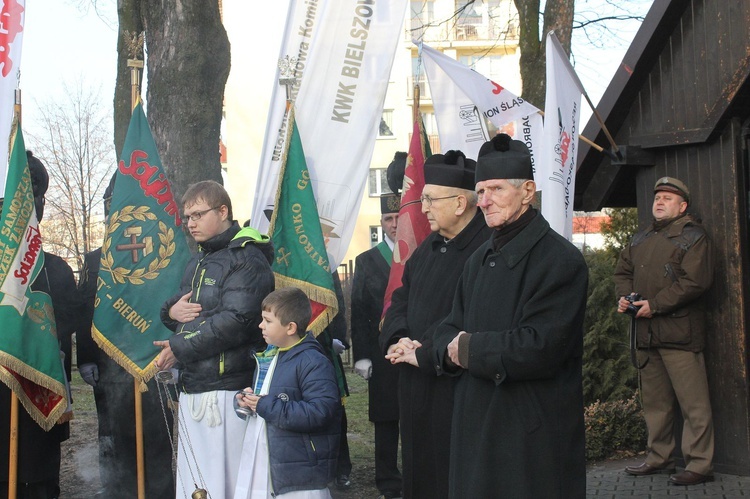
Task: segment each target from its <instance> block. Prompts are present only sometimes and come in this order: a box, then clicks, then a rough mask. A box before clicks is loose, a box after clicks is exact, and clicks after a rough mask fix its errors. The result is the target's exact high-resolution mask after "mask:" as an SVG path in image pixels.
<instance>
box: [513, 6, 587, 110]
mask: <svg viewBox="0 0 750 499" xmlns="http://www.w3.org/2000/svg"><path fill="white" fill-rule="evenodd" d="M513 1H514V3H515V4H516V9H517V10H518V20H519V24H520V33H519V48H520V50H521V60H520V66H521V81H522V82H523V93H522V96H523V98H524V99H525V100H527V101H528V102H530V103H531V104H533V105H535V106H536V107H538V108H539V109H544V99H545V80H546V70H547V68H546V63H547V59H546V50H545V45H546V43H547V38H546V37H547V33H548V32H549V31H551V30H554V31H555V34H556V35H557V38H558V39H559V40H560V43H561V44H562V46H563V48H564V49H565V52H566V53H567V54H570V40H571V32H572V30H573V9H574V6H575V0H548V1H547V2H546V4H545V7H544V27H543V28H542V33H541V36H540V33H539V3H540V0H513Z"/></svg>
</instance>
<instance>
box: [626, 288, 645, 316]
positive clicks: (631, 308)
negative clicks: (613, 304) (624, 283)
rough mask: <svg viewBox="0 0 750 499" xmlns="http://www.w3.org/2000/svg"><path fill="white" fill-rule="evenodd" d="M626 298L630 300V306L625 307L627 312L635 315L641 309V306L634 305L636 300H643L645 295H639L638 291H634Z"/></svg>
mask: <svg viewBox="0 0 750 499" xmlns="http://www.w3.org/2000/svg"><path fill="white" fill-rule="evenodd" d="M625 299H626V300H628V301H629V302H630V304H629V305H628V308H626V309H625V313H626V314H628V315H632V316H633V317H635V314H637V313H638V310H640V309H641V306H640V305H634V302H637V301H641V300H642V299H643V297H642V296H641V295H639V294H638V293H633V294H631V295H628V296H626V297H625Z"/></svg>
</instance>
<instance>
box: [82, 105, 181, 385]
mask: <svg viewBox="0 0 750 499" xmlns="http://www.w3.org/2000/svg"><path fill="white" fill-rule="evenodd" d="M116 175H117V178H116V180H115V191H114V194H113V196H112V205H111V207H110V213H109V217H108V218H107V233H106V234H105V236H104V243H103V244H102V259H101V265H100V268H99V280H98V283H97V295H96V301H95V307H96V308H95V310H94V324H93V332H92V333H93V337H94V340H95V341H96V342H97V343H98V344H99V346H100V347H101V348H102V349H103V350H104V351H106V352H107V354H109V356H110V357H112V358H113V359H114V360H115V361H116V362H117V363H119V364H120V365H121V366H123V367H124V368H125V369H126V370H127V371H128V372H129V373H131V374H132V375H133V376H136V377H138V378H141V379H143V380H148V379H150V378H151V377H152V376H153V375H154V374H155V372H156V367H155V366H154V364H153V360H154V359H155V358H156V357H157V356H158V355H159V352H160V349H159V348H158V347H155V346H154V345H153V341H155V340H164V339H167V338H168V337H169V336H170V335H171V334H172V331H170V330H169V329H167V328H166V327H164V325H163V324H162V323H161V320H160V319H159V312H160V310H161V306H162V304H163V303H164V301H166V299H167V298H169V297H170V296H172V295H173V294H174V293H176V292H177V289H178V288H179V285H180V280H181V279H182V274H183V272H184V271H185V265H186V264H187V261H188V259H189V257H190V251H189V249H188V246H187V242H186V240H185V235H184V233H183V230H182V222H181V220H180V207H179V206H178V204H177V201H176V200H175V199H174V195H173V193H172V188H171V186H170V184H169V181H168V180H167V177H166V175H165V174H164V169H163V167H162V164H161V160H160V159H159V154H158V152H157V151H156V143H155V142H154V138H153V136H152V135H151V130H150V128H149V126H148V122H147V121H146V115H145V114H144V113H143V106H142V105H141V104H140V103H139V104H138V105H137V106H136V107H135V109H133V117H132V118H131V120H130V126H129V127H128V133H127V136H126V137H125V145H124V146H123V149H122V158H121V159H120V161H119V163H118V165H117V173H116Z"/></svg>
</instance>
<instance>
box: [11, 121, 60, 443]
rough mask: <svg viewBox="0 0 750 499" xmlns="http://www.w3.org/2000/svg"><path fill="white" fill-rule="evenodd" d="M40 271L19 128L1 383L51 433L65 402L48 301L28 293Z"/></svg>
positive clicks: (39, 250)
mask: <svg viewBox="0 0 750 499" xmlns="http://www.w3.org/2000/svg"><path fill="white" fill-rule="evenodd" d="M42 267H44V252H43V251H42V237H41V234H40V232H39V222H38V221H37V218H36V212H35V211H34V194H33V192H32V188H31V176H30V175H29V167H28V161H27V158H26V146H25V145H24V142H23V134H22V133H21V128H20V126H19V128H18V131H17V133H16V137H15V140H14V142H13V151H12V153H11V157H10V164H9V165H8V178H7V180H6V184H5V197H4V202H3V213H2V218H1V219H0V324H2V334H0V380H2V381H3V382H4V383H5V384H6V385H8V386H9V387H10V388H11V390H13V392H14V393H15V394H16V395H17V396H18V399H19V400H20V402H21V404H23V406H24V408H25V409H26V411H27V412H28V413H29V415H31V417H32V418H33V419H34V420H35V421H36V422H37V423H38V424H39V425H40V426H41V427H42V428H44V429H45V430H49V429H50V428H51V427H52V426H53V425H54V424H55V422H57V420H58V419H59V417H60V416H61V415H62V413H63V412H64V411H65V409H66V408H67V405H68V403H67V400H66V398H65V371H64V370H63V366H62V363H61V362H60V346H59V343H58V340H57V330H56V328H55V314H54V311H53V309H52V299H51V298H50V296H49V295H48V294H47V293H43V292H41V291H32V290H31V283H32V282H34V280H35V279H36V278H37V276H38V275H39V273H40V271H41V270H42Z"/></svg>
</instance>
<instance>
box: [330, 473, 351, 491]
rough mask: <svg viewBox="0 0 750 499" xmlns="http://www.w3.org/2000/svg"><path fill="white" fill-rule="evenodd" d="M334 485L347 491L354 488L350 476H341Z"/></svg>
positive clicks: (334, 481) (335, 480)
mask: <svg viewBox="0 0 750 499" xmlns="http://www.w3.org/2000/svg"><path fill="white" fill-rule="evenodd" d="M333 484H334V485H335V486H336V488H337V489H339V490H347V489H349V488H350V487H351V486H352V481H351V480H350V479H349V475H339V476H337V477H336V478H335V479H334V480H333Z"/></svg>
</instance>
